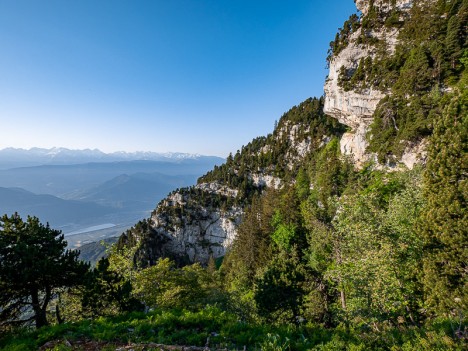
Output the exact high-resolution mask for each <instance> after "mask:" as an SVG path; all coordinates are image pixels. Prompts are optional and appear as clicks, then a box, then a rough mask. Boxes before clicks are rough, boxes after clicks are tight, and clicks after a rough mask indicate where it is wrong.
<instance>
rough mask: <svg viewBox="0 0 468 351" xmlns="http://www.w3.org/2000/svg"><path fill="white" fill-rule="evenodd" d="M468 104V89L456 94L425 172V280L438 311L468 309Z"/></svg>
mask: <svg viewBox="0 0 468 351" xmlns="http://www.w3.org/2000/svg"><path fill="white" fill-rule="evenodd" d="M467 106H468V93H467V91H466V90H464V91H463V92H458V91H456V92H455V93H454V94H453V99H452V100H451V102H450V104H449V105H448V106H447V108H446V109H445V111H444V113H443V114H442V117H441V118H440V120H439V121H438V122H437V123H436V125H435V128H434V134H433V135H432V137H431V139H430V145H429V149H428V160H427V168H426V171H425V173H424V192H425V196H426V198H427V206H426V207H425V208H424V211H423V214H422V217H421V225H420V232H421V234H422V235H423V237H424V241H425V257H424V280H423V281H424V287H425V298H426V304H427V307H428V308H429V309H430V310H431V311H432V312H438V313H448V312H451V311H456V310H462V311H466V310H467V307H468V295H467V291H468V281H467V279H468V277H467V266H466V265H467V262H468V256H467V255H468V253H467V249H466V248H467V246H468V235H467V227H468V218H467V211H466V200H467V194H468V183H467V179H466V176H467V169H468V164H467V156H466V150H467V140H468V110H467Z"/></svg>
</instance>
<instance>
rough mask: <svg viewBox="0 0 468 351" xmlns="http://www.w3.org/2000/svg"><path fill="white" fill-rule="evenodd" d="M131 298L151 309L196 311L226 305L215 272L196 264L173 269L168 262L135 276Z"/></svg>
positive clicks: (162, 262)
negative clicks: (133, 292)
mask: <svg viewBox="0 0 468 351" xmlns="http://www.w3.org/2000/svg"><path fill="white" fill-rule="evenodd" d="M134 282H135V283H134V284H135V296H137V297H138V298H139V299H140V300H141V301H143V302H144V303H145V305H146V306H148V307H151V308H185V309H191V310H198V309H200V308H202V307H203V306H205V305H207V304H213V305H214V304H217V305H219V306H223V305H225V304H226V297H225V295H224V294H223V292H222V290H221V286H220V285H219V280H217V279H216V272H211V273H210V272H209V271H208V270H206V269H204V268H203V267H201V266H200V264H198V263H196V264H193V265H190V266H185V267H183V268H176V267H175V265H174V263H173V262H171V261H170V260H169V259H167V258H166V259H160V260H159V261H158V262H157V263H156V265H154V266H151V267H148V268H145V269H143V270H140V271H138V272H137V273H136V276H135V279H134Z"/></svg>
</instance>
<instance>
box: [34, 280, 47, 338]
mask: <svg viewBox="0 0 468 351" xmlns="http://www.w3.org/2000/svg"><path fill="white" fill-rule="evenodd" d="M31 299H32V307H33V310H34V321H35V322H36V329H39V328H41V327H44V326H46V325H49V323H48V322H47V315H46V311H47V310H46V308H47V304H48V300H49V299H50V297H49V296H48V294H46V297H45V300H44V303H43V305H42V306H41V303H40V302H39V291H38V290H37V289H35V290H33V291H32V292H31Z"/></svg>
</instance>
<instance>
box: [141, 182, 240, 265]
mask: <svg viewBox="0 0 468 351" xmlns="http://www.w3.org/2000/svg"><path fill="white" fill-rule="evenodd" d="M201 194H203V195H201ZM236 195H237V191H236V190H233V189H229V188H227V187H225V186H221V185H220V184H217V183H203V184H199V185H197V186H195V187H194V189H193V191H180V190H179V191H178V192H174V193H173V194H171V195H169V196H168V197H167V198H166V199H164V200H163V201H162V202H161V203H160V204H159V205H158V208H157V209H156V211H154V212H153V214H152V216H151V219H150V224H151V225H152V227H153V228H154V230H155V232H156V233H157V234H159V235H160V236H162V237H166V238H167V239H168V240H167V241H166V244H165V245H166V249H167V250H168V251H170V252H173V253H176V254H177V255H179V256H184V257H186V259H187V260H188V261H189V262H203V263H206V262H208V260H209V258H210V256H212V257H214V258H217V257H220V256H223V255H224V253H225V251H226V248H227V247H229V246H230V245H231V243H232V241H233V240H234V238H235V236H236V234H237V227H238V225H239V224H240V221H241V217H242V214H243V210H242V208H241V207H240V206H232V207H229V208H228V209H224V210H222V209H221V208H220V207H218V206H215V205H216V203H213V201H212V200H214V199H216V198H218V197H219V198H220V199H221V201H226V200H227V199H228V198H231V199H233V198H234V197H235V196H236ZM198 196H204V197H206V199H208V201H206V202H203V201H199V200H198Z"/></svg>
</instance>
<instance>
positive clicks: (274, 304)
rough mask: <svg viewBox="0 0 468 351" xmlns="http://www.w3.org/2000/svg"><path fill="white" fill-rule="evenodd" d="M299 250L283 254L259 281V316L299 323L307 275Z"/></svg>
mask: <svg viewBox="0 0 468 351" xmlns="http://www.w3.org/2000/svg"><path fill="white" fill-rule="evenodd" d="M296 251H297V250H295V249H293V250H291V252H285V251H280V253H279V254H278V255H276V256H275V258H274V259H273V260H272V261H271V262H270V263H269V264H268V265H267V266H266V267H265V268H264V269H263V271H262V272H260V273H259V275H258V277H257V279H256V280H255V286H254V298H255V302H256V305H257V308H258V313H259V314H260V316H262V317H263V318H265V320H267V321H269V322H273V323H278V322H279V323H295V322H297V321H298V319H299V317H300V306H301V305H302V296H303V285H304V284H305V275H306V272H305V268H304V267H303V266H302V265H301V261H300V257H299V255H298V253H297V252H296Z"/></svg>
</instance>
